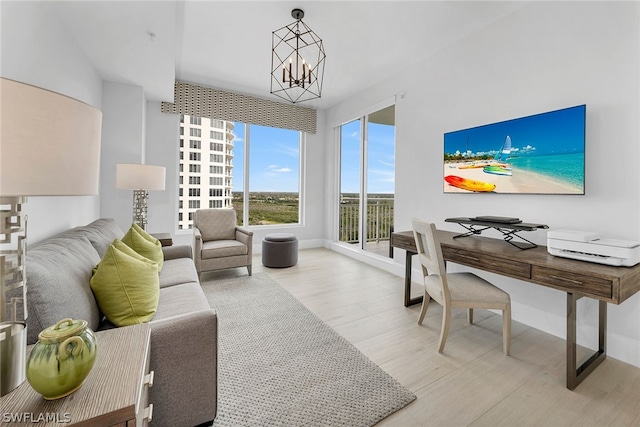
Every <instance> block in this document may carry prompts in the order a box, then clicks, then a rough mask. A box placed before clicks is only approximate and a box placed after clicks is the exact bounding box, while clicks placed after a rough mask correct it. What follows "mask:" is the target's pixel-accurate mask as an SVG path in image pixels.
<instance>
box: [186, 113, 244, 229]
mask: <svg viewBox="0 0 640 427" xmlns="http://www.w3.org/2000/svg"><path fill="white" fill-rule="evenodd" d="M233 127H234V124H233V122H229V121H224V120H212V119H209V118H206V117H195V116H187V115H185V116H183V117H182V118H181V120H180V128H181V129H180V135H181V136H180V181H179V182H180V197H179V198H180V202H186V203H182V204H181V206H182V208H179V212H178V213H179V215H178V218H179V221H178V228H179V229H181V230H182V229H188V228H192V226H193V212H195V211H196V210H197V209H199V208H200V207H210V206H212V205H215V206H216V207H221V208H222V207H228V208H230V207H232V195H231V194H228V195H227V192H226V191H225V190H226V189H227V188H226V187H225V184H224V183H225V181H224V178H225V177H226V176H229V177H231V176H233V173H232V172H233ZM184 135H189V136H188V137H187V138H186V139H188V142H187V143H186V144H185V143H184V140H183V139H184ZM207 149H208V150H207ZM214 160H216V167H215V168H214V167H213V165H212V163H213V161H214ZM184 165H187V166H186V167H183V166H184ZM230 185H231V182H229V190H230V189H231V187H230ZM185 189H186V191H183V190H185ZM212 190H216V191H212ZM184 213H187V215H185V214H184Z"/></svg>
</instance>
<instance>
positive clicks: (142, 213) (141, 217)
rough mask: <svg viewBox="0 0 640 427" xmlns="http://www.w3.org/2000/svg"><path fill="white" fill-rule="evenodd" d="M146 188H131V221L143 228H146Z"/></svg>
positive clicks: (147, 196)
mask: <svg viewBox="0 0 640 427" xmlns="http://www.w3.org/2000/svg"><path fill="white" fill-rule="evenodd" d="M148 200H149V191H148V190H133V222H134V223H135V224H137V225H139V226H140V228H142V229H143V230H145V231H146V229H147V201H148Z"/></svg>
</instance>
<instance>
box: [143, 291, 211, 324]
mask: <svg viewBox="0 0 640 427" xmlns="http://www.w3.org/2000/svg"><path fill="white" fill-rule="evenodd" d="M209 309H210V306H209V303H208V302H207V297H206V296H205V295H204V292H203V291H202V287H201V286H200V285H199V284H198V283H197V282H190V283H183V284H181V285H179V286H171V287H168V288H162V289H160V303H159V304H158V311H157V313H156V316H155V317H154V318H153V322H157V321H158V320H162V319H167V318H170V317H174V316H180V315H184V314H189V313H193V312H195V311H199V310H209ZM153 322H152V323H153Z"/></svg>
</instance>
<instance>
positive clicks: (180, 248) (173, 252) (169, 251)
mask: <svg viewBox="0 0 640 427" xmlns="http://www.w3.org/2000/svg"><path fill="white" fill-rule="evenodd" d="M162 252H163V254H164V259H165V261H166V260H168V259H176V258H192V255H191V246H189V245H176V246H163V247H162Z"/></svg>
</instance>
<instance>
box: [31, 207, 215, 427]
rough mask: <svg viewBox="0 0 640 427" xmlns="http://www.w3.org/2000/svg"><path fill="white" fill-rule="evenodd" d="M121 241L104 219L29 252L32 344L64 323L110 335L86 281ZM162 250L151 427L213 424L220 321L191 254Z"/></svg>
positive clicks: (175, 249)
mask: <svg viewBox="0 0 640 427" xmlns="http://www.w3.org/2000/svg"><path fill="white" fill-rule="evenodd" d="M123 235H124V232H123V231H122V229H120V227H119V226H118V225H117V224H116V223H115V221H114V220H112V219H105V218H103V219H98V220H96V221H94V222H92V223H91V224H89V225H86V226H81V227H76V228H73V229H71V230H68V231H65V232H63V233H61V234H58V235H56V236H53V237H51V238H49V239H45V240H43V241H41V242H38V243H36V244H34V245H29V246H28V248H27V256H26V272H27V309H28V313H29V317H28V320H27V325H28V338H27V339H28V343H29V344H33V343H35V342H36V341H37V339H38V334H39V333H40V331H42V330H43V329H44V328H46V327H48V326H50V325H53V324H55V323H56V322H57V321H58V320H60V319H63V318H67V317H71V318H75V319H84V320H87V321H88V322H89V327H91V328H92V329H93V330H95V331H99V330H100V329H105V328H109V327H113V325H110V324H109V323H108V322H106V321H105V320H103V319H102V315H101V313H100V310H99V308H98V304H97V302H96V300H95V298H94V296H93V293H92V291H91V288H90V286H89V281H90V279H91V274H92V271H93V268H94V267H95V266H96V265H97V264H98V262H99V261H100V259H101V258H102V257H103V255H104V253H105V251H106V250H107V248H108V247H109V245H110V244H111V242H113V240H114V239H116V238H118V239H121V238H122V237H123ZM162 249H163V252H164V257H165V262H164V267H163V268H162V271H161V272H160V298H159V303H158V310H157V312H156V315H155V317H154V318H153V320H152V321H151V322H150V325H151V369H152V370H153V371H155V379H154V384H153V387H152V388H151V389H150V390H149V394H150V401H151V402H152V403H153V421H152V425H153V426H171V427H180V426H185V427H191V426H195V425H199V424H205V423H209V422H211V421H213V419H214V418H215V416H216V409H217V366H218V357H217V351H218V321H217V316H216V313H215V311H214V310H212V309H211V308H210V306H209V303H208V302H207V299H206V297H205V295H204V292H203V291H202V288H201V287H200V283H199V280H198V274H197V273H196V269H195V265H194V263H193V260H192V258H191V247H190V246H188V245H185V246H170V247H163V248H162ZM125 327H126V326H125ZM123 362H124V363H126V355H123Z"/></svg>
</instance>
